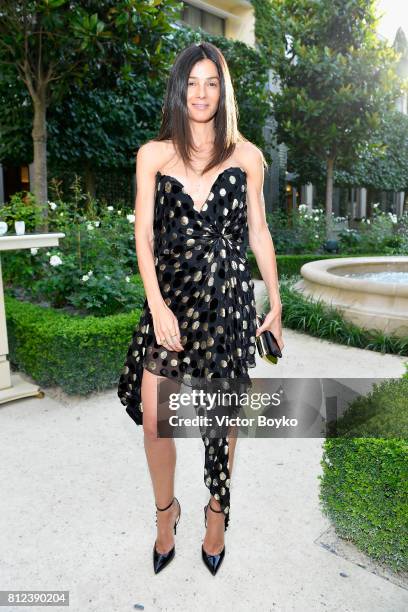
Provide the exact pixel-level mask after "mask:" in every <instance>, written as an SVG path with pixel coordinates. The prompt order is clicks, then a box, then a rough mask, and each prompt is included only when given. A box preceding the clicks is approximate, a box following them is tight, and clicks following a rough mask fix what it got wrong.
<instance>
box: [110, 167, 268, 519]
mask: <svg viewBox="0 0 408 612" xmlns="http://www.w3.org/2000/svg"><path fill="white" fill-rule="evenodd" d="M246 190H247V184H246V173H245V171H244V170H243V169H242V168H240V167H235V166H234V167H230V168H226V169H224V170H223V171H222V172H221V173H220V174H219V175H218V177H217V178H216V180H215V182H214V183H213V185H212V188H211V191H210V193H209V195H208V197H207V199H206V201H205V203H204V204H203V205H202V207H201V209H200V210H197V209H196V208H195V206H194V202H193V200H192V198H191V197H190V196H189V194H188V193H187V192H186V191H185V189H184V186H183V184H182V183H181V182H180V181H179V180H178V179H176V178H174V177H172V176H168V175H162V174H161V173H160V172H158V173H157V175H156V192H155V193H156V197H155V210H154V223H153V229H154V258H155V259H154V261H155V268H156V274H157V278H158V282H159V286H160V290H161V293H162V296H163V299H164V300H165V303H166V304H167V306H168V307H169V308H170V309H171V310H172V312H173V313H174V315H175V316H176V318H177V320H178V324H179V329H180V334H181V344H182V346H183V347H184V349H183V351H178V352H177V351H171V350H168V349H166V348H165V347H164V346H163V345H158V344H157V343H156V340H155V336H154V329H153V321H152V316H151V313H150V309H149V306H148V303H147V300H145V303H144V307H143V310H142V313H141V317H140V320H139V322H138V324H137V325H136V327H135V329H134V331H133V336H132V340H131V342H130V345H129V349H128V352H127V356H126V360H125V364H124V367H123V371H122V374H121V376H120V379H119V384H118V396H119V398H120V401H121V403H122V404H123V405H124V406H126V411H127V413H128V414H129V416H130V417H131V418H132V419H133V420H134V421H135V423H136V424H137V425H142V423H143V405H142V402H141V382H142V376H143V368H146V369H147V370H149V371H150V372H152V373H153V374H157V375H159V376H165V377H167V378H170V379H173V380H176V381H179V382H180V383H183V384H187V385H189V386H190V387H194V386H197V387H200V383H202V384H203V386H205V382H206V381H207V382H208V381H212V382H214V381H215V382H217V381H216V379H220V382H221V381H222V384H223V388H224V389H225V388H230V389H234V391H237V390H239V391H238V393H239V392H247V391H248V387H250V386H251V380H250V377H249V375H248V368H253V367H255V365H256V364H255V352H256V344H255V331H256V320H255V315H256V311H255V297H254V284H253V281H252V279H251V276H250V268H249V263H248V260H247V258H246V240H245V239H246V232H247V207H246ZM226 383H227V384H226ZM201 435H202V439H203V442H204V449H205V465H204V482H205V485H206V486H207V487H208V489H209V490H210V492H211V494H212V495H214V497H215V499H217V500H218V501H219V503H220V506H221V508H222V511H223V512H224V515H225V529H227V526H228V522H229V516H230V484H231V483H230V473H229V468H228V450H229V447H228V442H229V431H227V433H226V434H225V435H223V437H218V438H214V437H211V436H210V435H209V432H208V431H202V430H201Z"/></svg>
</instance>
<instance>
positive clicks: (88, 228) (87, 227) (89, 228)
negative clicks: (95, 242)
mask: <svg viewBox="0 0 408 612" xmlns="http://www.w3.org/2000/svg"><path fill="white" fill-rule="evenodd" d="M86 229H87V230H88V231H91V230H93V229H95V228H94V225H93V224H92V223H87V224H86Z"/></svg>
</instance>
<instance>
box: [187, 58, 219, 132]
mask: <svg viewBox="0 0 408 612" xmlns="http://www.w3.org/2000/svg"><path fill="white" fill-rule="evenodd" d="M219 99H220V78H219V76H218V71H217V67H216V65H215V64H214V62H212V61H211V60H209V59H203V60H200V61H199V62H197V63H196V64H194V66H193V68H192V70H191V72H190V75H189V78H188V81H187V109H188V114H189V118H190V119H192V120H194V121H198V122H206V121H209V120H210V119H211V118H212V117H213V116H214V115H215V113H216V112H217V109H218V102H219Z"/></svg>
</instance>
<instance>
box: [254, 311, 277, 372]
mask: <svg viewBox="0 0 408 612" xmlns="http://www.w3.org/2000/svg"><path fill="white" fill-rule="evenodd" d="M265 317H266V314H265V313H264V312H263V313H262V314H260V315H259V314H257V315H256V326H257V328H258V327H261V325H262V324H263V322H264V321H265ZM256 346H257V349H258V353H259V356H260V357H261V358H262V359H264V360H265V361H267V362H268V363H277V362H278V357H282V353H281V350H280V348H279V344H278V343H277V342H276V338H275V336H274V335H273V333H272V332H271V331H270V330H269V329H267V330H266V331H264V332H262V334H259V336H256Z"/></svg>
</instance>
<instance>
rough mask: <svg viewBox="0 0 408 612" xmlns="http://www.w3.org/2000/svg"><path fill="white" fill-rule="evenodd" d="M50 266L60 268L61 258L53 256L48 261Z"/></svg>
mask: <svg viewBox="0 0 408 612" xmlns="http://www.w3.org/2000/svg"><path fill="white" fill-rule="evenodd" d="M50 264H51V266H53V267H55V266H60V265H61V264H62V259H61V257H58V255H53V256H52V257H51V259H50Z"/></svg>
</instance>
